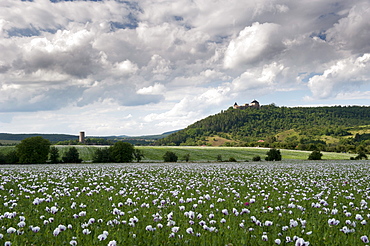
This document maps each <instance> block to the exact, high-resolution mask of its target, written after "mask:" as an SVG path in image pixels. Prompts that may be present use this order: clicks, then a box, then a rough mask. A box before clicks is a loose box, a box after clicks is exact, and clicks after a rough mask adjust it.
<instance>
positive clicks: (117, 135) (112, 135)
mask: <svg viewBox="0 0 370 246" xmlns="http://www.w3.org/2000/svg"><path fill="white" fill-rule="evenodd" d="M257 101H258V100H257ZM271 104H274V103H271ZM268 105H270V104H262V105H261V106H268ZM275 106H277V107H287V108H295V107H297V108H304V107H306V108H317V107H370V106H369V105H311V106H310V105H302V106H299V105H298V106H278V105H275ZM230 107H232V106H230ZM230 107H229V108H230ZM235 110H238V109H235ZM239 110H246V109H239ZM222 111H223V109H222V110H220V111H219V112H218V113H220V112H222ZM216 114H217V113H216ZM212 115H213V114H212ZM208 116H211V115H208ZM208 116H205V117H208ZM202 119H204V118H202ZM202 119H200V120H202ZM193 123H195V122H193ZM193 123H191V124H193ZM191 124H190V125H191ZM186 127H187V126H186ZM186 127H184V128H182V129H177V130H171V131H165V132H162V133H154V134H143V135H127V134H124V133H123V134H108V135H94V134H88V135H85V138H89V137H130V138H135V137H143V136H155V135H163V134H167V133H171V132H176V131H181V130H183V129H185V128H186ZM80 132H84V133H85V134H86V131H79V132H78V133H77V134H75V133H59V132H52V133H50V132H16V133H13V132H0V134H14V135H16V134H40V135H42V134H46V135H48V134H50V135H52V134H61V135H71V136H76V138H78V137H79V133H80Z"/></svg>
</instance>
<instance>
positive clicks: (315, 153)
mask: <svg viewBox="0 0 370 246" xmlns="http://www.w3.org/2000/svg"><path fill="white" fill-rule="evenodd" d="M321 157H322V154H321V152H320V151H319V150H314V151H312V152H311V154H310V155H309V156H308V159H309V160H321Z"/></svg>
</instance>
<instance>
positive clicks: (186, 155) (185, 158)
mask: <svg viewBox="0 0 370 246" xmlns="http://www.w3.org/2000/svg"><path fill="white" fill-rule="evenodd" d="M189 160H190V154H189V153H187V154H185V155H184V161H186V162H188V161H189Z"/></svg>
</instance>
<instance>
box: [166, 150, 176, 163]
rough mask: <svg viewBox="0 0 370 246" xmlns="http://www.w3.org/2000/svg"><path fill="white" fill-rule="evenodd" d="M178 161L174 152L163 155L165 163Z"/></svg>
mask: <svg viewBox="0 0 370 246" xmlns="http://www.w3.org/2000/svg"><path fill="white" fill-rule="evenodd" d="M177 159H178V157H177V155H176V154H175V153H174V152H172V151H167V152H166V153H165V154H164V155H163V160H164V162H177Z"/></svg>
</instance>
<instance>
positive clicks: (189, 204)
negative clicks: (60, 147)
mask: <svg viewBox="0 0 370 246" xmlns="http://www.w3.org/2000/svg"><path fill="white" fill-rule="evenodd" d="M0 171H1V184H0V201H1V204H2V206H0V223H1V227H0V245H13V246H14V245H295V246H296V245H308V244H309V245H368V244H369V237H370V227H369V225H368V224H369V223H370V210H369V207H368V203H369V200H370V187H369V183H370V164H369V162H368V161H349V160H348V161H338V160H336V161H328V160H327V161H317V162H313V161H296V160H290V161H282V162H238V163H138V164H136V163H130V164H79V165H62V164H59V165H12V166H10V165H9V166H7V165H3V166H0Z"/></svg>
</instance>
